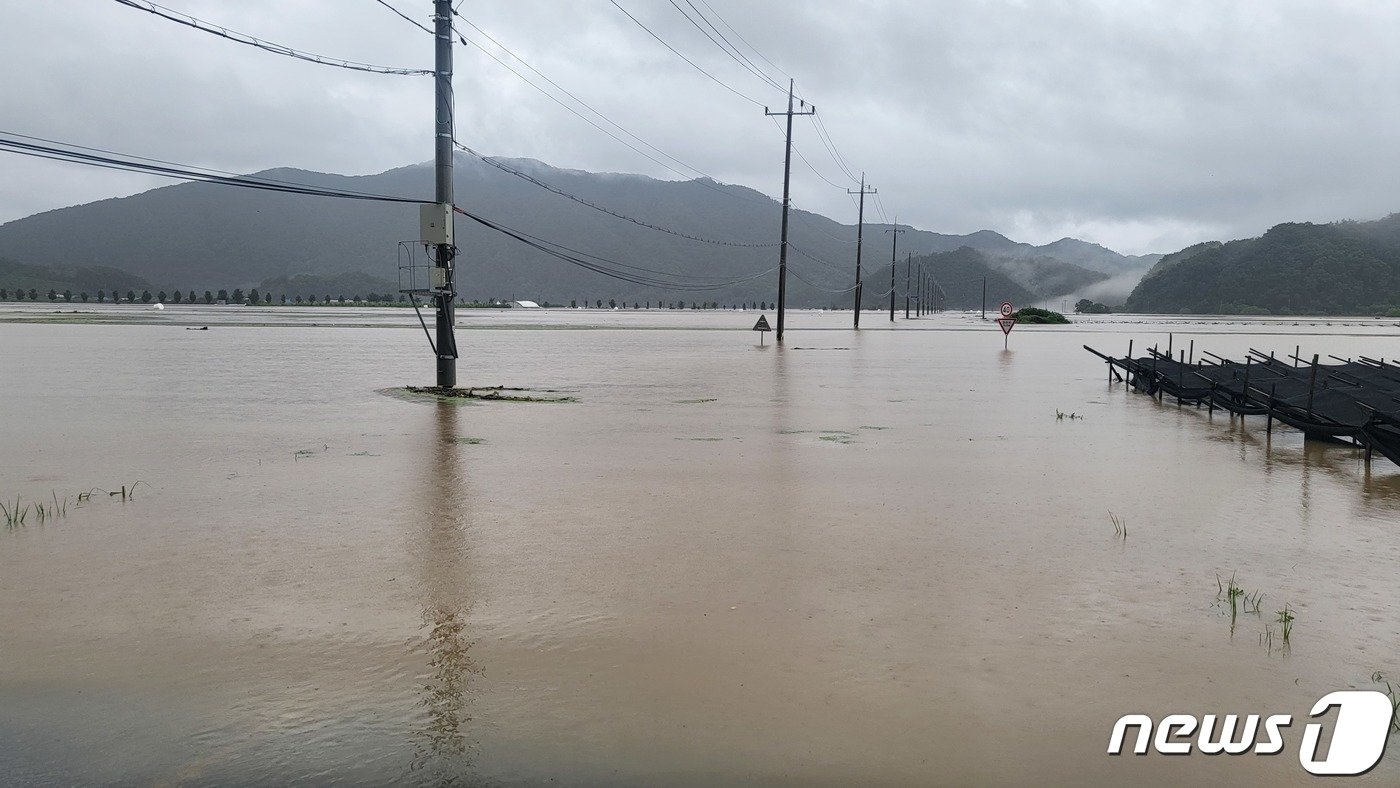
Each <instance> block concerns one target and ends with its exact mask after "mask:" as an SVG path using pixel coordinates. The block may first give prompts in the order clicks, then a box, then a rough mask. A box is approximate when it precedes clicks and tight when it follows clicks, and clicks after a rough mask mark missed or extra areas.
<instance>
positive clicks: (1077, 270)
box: [0, 154, 1155, 307]
mask: <svg viewBox="0 0 1400 788" xmlns="http://www.w3.org/2000/svg"><path fill="white" fill-rule="evenodd" d="M498 161H499V162H501V163H502V164H504V165H506V166H508V167H511V168H514V169H516V170H518V171H520V172H522V173H525V174H527V175H529V176H531V177H534V178H537V179H539V180H540V181H543V182H545V183H547V184H549V185H550V186H552V187H554V188H556V189H558V190H560V191H564V192H568V193H569V194H571V195H574V196H576V197H578V198H580V199H582V200H585V201H588V202H591V203H594V204H596V205H598V206H603V207H606V208H607V209H608V210H610V211H613V212H616V213H620V214H624V215H626V216H628V217H633V218H635V219H638V220H640V221H642V222H645V223H648V224H652V225H656V226H659V227H664V228H667V229H670V230H673V231H675V232H676V233H680V234H684V235H690V236H695V237H697V238H703V239H708V240H712V241H726V242H729V243H731V244H750V245H720V244H714V243H704V242H700V241H696V240H692V239H688V238H684V237H680V236H678V235H675V234H667V233H665V232H658V231H657V230H655V229H651V228H648V227H644V226H640V225H639V224H636V223H633V222H630V221H627V220H624V219H620V218H617V217H614V216H609V215H606V214H604V213H600V212H599V211H596V210H593V209H591V208H589V207H587V206H585V205H581V204H579V203H578V202H575V201H572V200H569V199H567V198H565V197H562V196H560V195H558V194H555V193H552V192H550V191H548V190H546V189H543V188H540V187H539V186H537V185H535V184H532V183H529V182H527V181H525V180H523V179H521V178H519V177H517V176H516V175H513V174H510V173H507V172H503V171H501V170H499V169H497V168H495V167H492V166H490V165H489V164H487V163H485V162H483V161H481V160H479V159H477V158H475V157H472V156H468V155H465V154H459V155H458V157H457V159H456V170H455V181H454V188H455V190H456V202H457V204H458V205H459V206H461V207H462V208H464V209H465V210H467V211H470V212H472V213H475V214H477V215H480V216H482V217H485V218H487V219H490V220H492V221H495V222H498V223H500V224H503V225H506V226H508V227H511V228H514V229H516V230H519V231H522V232H524V233H527V234H530V235H533V236H538V237H540V238H543V239H547V240H549V241H551V242H554V243H557V244H560V245H563V246H565V247H569V248H570V249H574V250H578V251H581V252H585V253H587V254H589V255H596V256H598V257H601V258H606V259H608V260H611V261H616V262H617V263H621V264H623V265H626V266H637V267H641V268H647V269H651V270H656V271H664V272H667V278H687V277H688V278H689V279H688V280H687V281H698V278H701V277H704V278H706V279H707V280H708V281H710V282H714V281H721V282H723V281H731V280H732V283H731V284H727V285H725V286H723V287H721V288H719V289H718V290H705V291H689V292H687V291H680V292H673V291H668V290H667V289H666V288H658V287H647V286H643V285H637V284H632V283H629V282H624V281H618V280H614V279H609V278H606V277H604V276H602V275H600V274H598V273H595V272H592V271H588V270H585V269H583V268H580V267H577V266H575V265H572V264H570V263H567V262H564V261H561V260H558V259H556V258H554V257H551V256H548V255H546V254H544V253H542V252H539V251H537V250H535V249H532V248H530V247H528V246H526V245H524V244H522V243H520V242H519V241H517V240H515V239H513V238H510V237H507V236H505V235H502V234H500V233H498V232H496V231H494V230H491V229H488V228H485V227H482V226H480V225H478V224H476V223H475V222H472V221H469V220H465V219H463V218H462V217H458V221H457V227H456V240H457V245H458V247H459V248H460V249H461V252H460V256H459V258H458V290H459V292H460V293H461V294H462V296H463V297H465V298H468V299H473V298H480V299H486V298H501V299H509V298H522V299H533V300H538V301H546V300H548V301H553V302H556V303H558V302H565V303H567V302H568V301H570V300H573V299H578V300H584V299H587V300H590V301H591V300H595V299H599V298H602V299H604V300H607V299H610V298H617V299H619V300H625V301H629V302H631V301H638V300H640V301H648V300H650V301H658V300H663V299H667V298H672V299H676V298H684V299H685V300H687V301H690V300H711V301H719V302H722V303H733V302H740V301H754V300H769V301H771V300H772V298H773V296H774V292H775V288H776V279H777V275H776V273H771V272H770V269H773V268H775V267H776V266H777V263H778V249H777V248H776V243H777V240H778V229H779V220H780V205H779V203H778V202H776V201H774V200H772V199H770V198H768V197H767V196H765V195H763V194H761V193H760V192H757V191H754V190H752V189H748V188H745V187H743V186H736V185H729V184H721V183H717V182H714V181H710V180H707V179H697V180H691V181H662V180H656V179H653V178H648V177H645V176H640V175H627V174H616V173H590V172H583V171H579V170H568V169H560V168H555V167H551V166H549V165H546V164H543V163H541V162H538V161H534V160H531V159H500V160H498ZM257 175H258V176H259V177H262V178H271V179H279V180H286V181H292V182H297V183H304V184H310V185H314V186H322V187H329V188H334V189H338V190H347V191H357V192H365V193H373V194H382V195H392V196H399V197H408V198H417V199H423V198H427V197H428V196H430V195H431V194H432V178H433V170H432V167H431V166H430V165H427V164H419V165H412V166H408V167H401V168H397V169H393V170H389V171H386V172H382V173H379V174H376V175H366V176H343V175H332V174H325V173H317V172H310V171H305V170H293V169H274V170H268V171H264V172H261V173H257ZM869 207H870V206H867V208H869ZM853 213H854V211H853ZM868 216H869V212H867V218H868ZM888 229H890V228H889V225H887V224H881V223H870V224H867V225H866V227H865V235H864V239H865V240H864V250H863V270H864V276H865V279H866V281H867V285H866V287H865V289H864V292H865V294H866V304H867V305H868V306H872V307H874V306H878V302H879V301H880V299H879V298H877V297H875V296H874V293H877V292H880V291H883V290H884V289H886V287H887V285H886V286H881V287H873V286H871V284H870V283H871V282H872V281H874V282H876V283H886V282H887V281H888V278H889V270H890V264H891V262H890V252H891V247H890V244H891V235H890V233H888V232H886V230H888ZM903 229H905V230H906V232H904V233H902V234H900V235H899V240H898V249H897V250H895V251H896V254H895V256H896V257H897V258H904V257H905V256H906V254H909V253H912V254H914V255H929V254H934V253H940V252H953V251H957V250H960V249H962V248H964V247H966V248H969V249H972V250H976V251H978V252H981V253H982V257H981V259H980V260H974V261H970V262H968V263H967V265H977V266H982V267H984V268H986V269H987V270H988V271H990V272H992V273H995V274H997V275H998V276H999V277H1005V278H1006V279H1008V280H1010V281H1011V282H1013V283H1015V284H1016V285H1018V286H1020V287H1021V288H1023V289H1024V291H1025V292H1026V293H1028V294H1030V296H1031V297H1053V296H1060V295H1064V294H1066V293H1070V292H1075V291H1078V290H1080V289H1082V288H1084V287H1086V286H1089V285H1092V284H1093V283H1094V282H1097V281H1101V280H1102V279H1104V278H1105V277H1106V276H1108V275H1114V274H1121V273H1123V272H1125V271H1127V272H1132V271H1134V270H1138V269H1141V270H1145V269H1146V267H1147V266H1148V265H1150V264H1151V263H1152V262H1153V261H1154V259H1155V258H1143V257H1128V256H1124V255H1120V254H1118V253H1116V252H1113V251H1111V250H1108V249H1105V248H1103V247H1101V246H1098V245H1096V244H1090V243H1086V242H1084V241H1078V240H1075V239H1070V238H1066V239H1062V240H1059V241H1056V242H1055V243H1053V244H1047V245H1045V246H1033V245H1030V244H1024V243H1018V242H1016V241H1012V240H1011V239H1008V238H1006V237H1005V236H1002V235H1000V234H998V233H995V232H991V231H988V230H983V231H980V232H976V233H972V234H969V235H947V234H942V233H935V232H929V231H924V230H916V229H913V228H908V227H904V228H903ZM417 236H418V217H417V208H416V206H413V205H400V204H392V203H382V202H368V201H357V200H340V199H331V198H322V197H307V196H302V195H291V194H279V193H274V192H264V191H252V190H245V189H236V188H229V187H225V186H217V185H212V184H205V183H181V184H177V185H173V186H167V187H164V188H159V189H154V190H151V191H148V192H144V193H141V194H137V195H133V196H131V197H124V198H118V199H111V200H102V201H100V202H94V203H89V204H86V205H80V206H75V207H71V208H63V209H59V210H54V211H48V212H45V213H41V214H37V215H34V216H30V217H27V218H24V219H19V220H16V221H13V222H9V223H7V224H5V225H0V255H5V256H7V257H11V258H13V259H15V260H19V261H22V262H24V263H29V264H40V265H51V266H52V265H59V266H68V267H88V268H90V267H95V266H108V267H111V268H115V269H121V270H123V271H127V272H130V273H131V274H134V275H136V276H139V277H142V278H143V279H145V280H149V281H150V282H151V283H154V285H155V286H158V287H160V288H166V289H181V290H190V289H195V290H200V291H203V290H204V289H208V288H215V289H218V288H229V289H232V288H234V287H242V288H250V287H255V286H259V285H264V283H267V282H270V281H277V282H287V283H288V284H287V286H291V284H290V283H291V282H294V281H296V280H295V279H292V278H293V277H297V276H317V277H335V276H339V275H342V274H347V273H355V274H363V275H366V276H368V277H373V279H374V281H376V282H379V283H383V282H386V281H388V282H395V281H397V279H398V267H399V265H400V264H401V263H403V262H405V261H407V260H408V259H409V257H410V256H413V257H414V259H416V261H417V262H419V263H420V264H421V263H422V262H423V257H422V256H423V249H422V246H421V244H415V243H408V244H406V245H404V246H402V247H400V245H399V244H398V242H399V241H408V242H412V241H415V240H416V238H417ZM789 237H790V242H791V247H790V254H789V260H788V265H789V274H790V276H789V278H788V298H789V302H790V303H791V304H792V305H794V306H849V304H850V301H851V298H852V296H851V295H850V294H849V288H851V286H852V285H853V284H854V266H855V240H856V228H855V226H854V224H842V223H839V222H836V221H833V220H832V219H829V218H827V217H825V216H821V215H819V214H814V213H809V212H806V211H802V210H796V209H794V210H793V211H792V213H791V219H790V231H789ZM903 263H904V260H903V259H898V260H896V264H897V266H898V268H899V269H902V267H903ZM969 270H971V269H969ZM898 273H900V274H902V273H903V272H902V270H899V271H898ZM979 276H980V274H979ZM283 278H286V279H283ZM896 280H897V284H898V286H899V287H900V292H901V294H902V292H903V290H902V287H903V286H902V280H900V279H899V277H898V276H896ZM308 284H309V283H308ZM321 286H322V287H323V288H324V286H325V284H324V283H322V285H321ZM264 288H265V289H266V285H264ZM332 295H334V293H333V294H332ZM347 295H349V294H348V293H347Z"/></svg>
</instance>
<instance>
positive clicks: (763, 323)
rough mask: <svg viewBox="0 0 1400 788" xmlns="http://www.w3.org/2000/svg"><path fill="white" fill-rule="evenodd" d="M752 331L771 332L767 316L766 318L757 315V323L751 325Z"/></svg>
mask: <svg viewBox="0 0 1400 788" xmlns="http://www.w3.org/2000/svg"><path fill="white" fill-rule="evenodd" d="M753 330H754V331H772V330H773V329H772V327H771V326H769V325H768V316H767V315H759V316H758V322H757V323H754V324H753Z"/></svg>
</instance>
